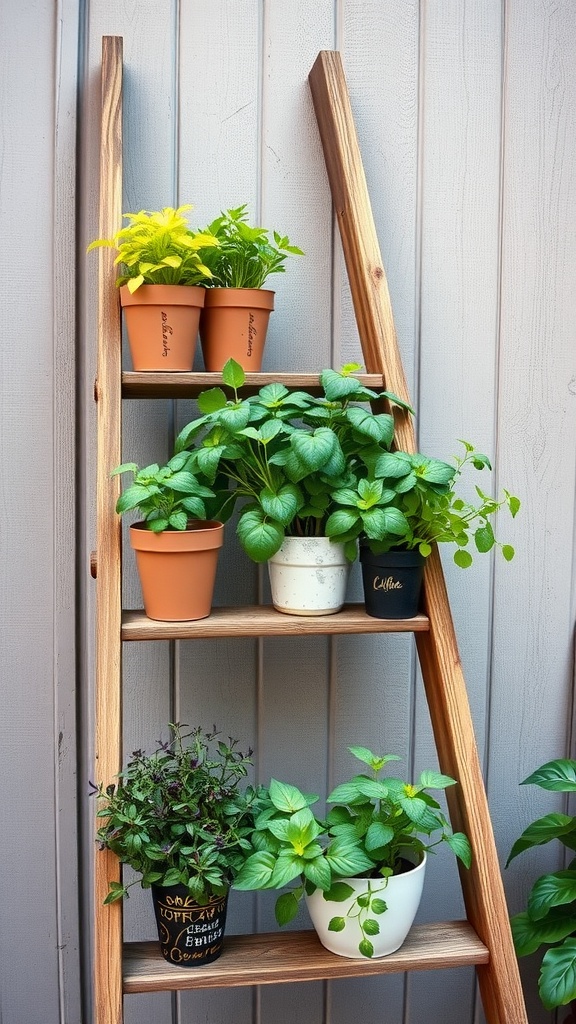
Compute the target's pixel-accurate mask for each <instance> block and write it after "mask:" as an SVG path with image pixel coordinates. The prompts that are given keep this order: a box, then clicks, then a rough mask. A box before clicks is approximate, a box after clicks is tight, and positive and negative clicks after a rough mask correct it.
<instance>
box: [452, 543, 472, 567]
mask: <svg viewBox="0 0 576 1024" xmlns="http://www.w3.org/2000/svg"><path fill="white" fill-rule="evenodd" d="M454 561H455V562H456V565H458V566H460V568H461V569H467V568H468V567H469V566H470V565H472V555H471V554H470V552H469V551H464V549H463V548H458V551H456V552H455V553H454Z"/></svg>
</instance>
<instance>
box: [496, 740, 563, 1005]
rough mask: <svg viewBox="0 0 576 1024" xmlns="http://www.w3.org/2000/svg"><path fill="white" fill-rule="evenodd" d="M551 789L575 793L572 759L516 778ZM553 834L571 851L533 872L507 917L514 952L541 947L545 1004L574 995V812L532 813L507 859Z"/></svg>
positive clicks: (541, 988)
mask: <svg viewBox="0 0 576 1024" xmlns="http://www.w3.org/2000/svg"><path fill="white" fill-rule="evenodd" d="M521 785H522V786H527V785H535V786H539V787H540V788H541V789H545V790H549V791H550V792H555V793H576V761H572V760H568V759H562V758H560V759H557V760H555V761H548V762H547V763H546V764H543V765H541V767H540V768H537V769H536V771H535V772H532V774H531V775H529V776H528V778H527V779H524V781H523V782H522V783H521ZM555 839H557V840H558V841H559V842H560V843H561V844H562V845H563V846H565V847H566V849H567V850H569V851H570V859H569V862H568V867H567V868H564V869H562V870H560V871H553V872H551V873H549V874H545V875H542V876H541V877H540V878H538V879H537V880H536V881H535V882H534V885H533V886H532V889H531V890H530V893H529V895H528V902H527V906H526V910H523V911H522V912H521V913H519V914H515V915H514V916H513V917H512V919H511V924H512V935H513V938H514V946H515V948H516V953H517V954H518V956H528V955H529V954H531V953H535V952H536V951H537V950H538V949H540V947H542V946H544V947H546V952H545V953H544V955H543V957H542V964H541V968H540V977H539V982H538V990H539V994H540V999H541V1001H542V1003H543V1004H544V1006H545V1007H546V1009H547V1010H553V1009H554V1008H555V1007H557V1006H565V1005H566V1004H567V1003H569V1002H571V1000H573V999H574V1000H576V857H575V856H574V851H576V817H574V816H573V815H569V814H563V813H559V812H556V811H553V812H551V813H549V814H546V815H544V817H542V818H537V819H536V820H535V821H533V822H532V823H531V824H530V825H528V827H527V828H526V829H525V830H524V832H523V833H522V835H521V836H520V837H519V839H517V840H516V842H515V843H514V845H513V847H512V850H511V851H510V856H509V857H508V861H507V865H508V864H510V862H511V861H512V860H514V858H515V857H517V856H518V855H519V854H521V853H525V852H526V851H527V850H531V849H533V848H534V847H536V846H542V845H543V844H544V843H549V842H552V840H555Z"/></svg>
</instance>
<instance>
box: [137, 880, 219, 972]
mask: <svg viewBox="0 0 576 1024" xmlns="http://www.w3.org/2000/svg"><path fill="white" fill-rule="evenodd" d="M152 901H153V904H154V913H155V915H156V924H157V926H158V938H159V939H160V951H161V953H162V956H163V957H164V959H165V960H167V961H168V963H170V964H176V965H177V966H178V967H203V966H204V964H211V963H212V961H213V960H217V959H218V957H219V956H220V954H221V952H222V945H223V942H224V928H225V926H226V908H227V905H228V893H226V895H225V896H211V897H210V899H209V900H208V903H207V904H206V905H203V906H200V904H198V903H196V901H195V900H194V899H193V897H192V896H191V895H190V893H189V892H188V889H187V888H186V886H185V885H168V886H160V885H153V886H152Z"/></svg>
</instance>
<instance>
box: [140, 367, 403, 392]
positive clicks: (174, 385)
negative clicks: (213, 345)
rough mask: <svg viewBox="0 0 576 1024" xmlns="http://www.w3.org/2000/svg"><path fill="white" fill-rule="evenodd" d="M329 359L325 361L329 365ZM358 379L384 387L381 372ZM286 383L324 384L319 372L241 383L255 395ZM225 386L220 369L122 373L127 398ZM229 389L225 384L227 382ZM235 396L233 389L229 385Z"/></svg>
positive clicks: (312, 388)
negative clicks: (192, 371)
mask: <svg viewBox="0 0 576 1024" xmlns="http://www.w3.org/2000/svg"><path fill="white" fill-rule="evenodd" d="M328 362H329V360H327V361H326V366H328ZM357 376H358V379H359V380H360V381H362V383H363V384H364V386H365V387H367V388H373V389H375V390H378V389H380V390H382V389H383V388H384V382H383V380H382V376H381V374H378V373H361V374H358V375H357ZM276 382H277V383H279V384H284V385H285V386H286V387H287V388H303V389H305V390H306V391H309V392H310V393H311V394H314V395H315V394H321V393H322V385H321V383H320V376H319V374H318V373H297V372H296V373H280V372H278V373H247V374H246V380H245V382H244V384H243V385H242V394H243V395H254V394H256V393H257V392H258V391H259V390H260V388H263V387H265V385H266V384H272V383H276ZM215 387H223V384H222V374H220V373H206V372H201V373H178V372H175V373H156V372H153V371H149V372H148V373H135V372H134V371H130V370H125V371H124V372H123V374H122V395H123V397H124V398H196V397H197V396H198V395H199V394H200V392H201V391H205V390H207V389H208V388H215ZM224 390H225V391H226V387H225V386H224ZM227 393H228V394H230V397H232V395H233V392H231V391H230V390H229V389H228V392H227Z"/></svg>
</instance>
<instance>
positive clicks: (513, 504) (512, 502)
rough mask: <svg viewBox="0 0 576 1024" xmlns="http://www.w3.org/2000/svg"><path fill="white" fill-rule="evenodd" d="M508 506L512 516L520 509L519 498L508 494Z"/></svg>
mask: <svg viewBox="0 0 576 1024" xmlns="http://www.w3.org/2000/svg"><path fill="white" fill-rule="evenodd" d="M508 508H509V509H510V512H511V513H512V516H513V517H514V516H516V515H517V513H518V512H519V511H520V499H519V498H515V497H514V495H513V494H510V495H508Z"/></svg>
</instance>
